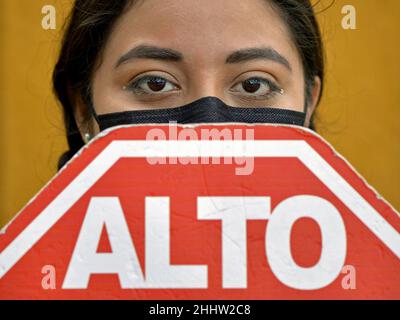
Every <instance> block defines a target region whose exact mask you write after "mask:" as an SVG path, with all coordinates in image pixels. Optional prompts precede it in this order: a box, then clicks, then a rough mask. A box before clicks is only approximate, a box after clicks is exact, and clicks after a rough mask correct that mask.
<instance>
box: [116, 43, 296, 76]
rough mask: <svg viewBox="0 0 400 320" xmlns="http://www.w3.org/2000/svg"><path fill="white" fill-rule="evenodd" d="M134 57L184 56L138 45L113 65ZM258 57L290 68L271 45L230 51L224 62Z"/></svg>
mask: <svg viewBox="0 0 400 320" xmlns="http://www.w3.org/2000/svg"><path fill="white" fill-rule="evenodd" d="M135 59H155V60H164V61H171V62H182V61H183V59H184V56H183V54H182V53H180V52H178V51H175V50H173V49H169V48H161V47H156V46H149V45H140V46H137V47H135V48H133V49H131V50H130V51H128V52H127V53H126V54H124V55H123V56H122V57H121V58H119V60H118V62H117V63H116V65H115V68H118V67H119V66H120V65H122V64H124V63H126V62H128V61H131V60H135ZM259 59H264V60H270V61H274V62H277V63H279V64H281V65H283V66H285V67H286V68H287V69H288V70H290V71H291V70H292V67H291V65H290V63H289V61H288V60H287V59H286V58H285V57H284V56H282V55H281V54H280V53H279V52H278V51H276V50H275V49H273V48H271V47H262V48H246V49H240V50H238V51H235V52H233V53H231V54H230V55H229V56H228V58H227V59H226V61H225V63H226V64H234V63H243V62H247V61H251V60H259Z"/></svg>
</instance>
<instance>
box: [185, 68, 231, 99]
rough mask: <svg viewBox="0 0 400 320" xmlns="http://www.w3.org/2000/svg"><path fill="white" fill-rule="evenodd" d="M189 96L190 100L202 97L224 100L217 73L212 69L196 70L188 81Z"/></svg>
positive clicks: (220, 81)
mask: <svg viewBox="0 0 400 320" xmlns="http://www.w3.org/2000/svg"><path fill="white" fill-rule="evenodd" d="M188 90H189V97H190V99H191V101H195V100H198V99H200V98H204V97H217V98H219V99H221V100H225V98H226V97H225V94H224V89H223V86H222V80H220V79H218V75H217V74H216V72H213V71H208V72H207V71H203V72H198V73H197V75H196V77H193V79H192V80H191V83H190V87H189V88H188Z"/></svg>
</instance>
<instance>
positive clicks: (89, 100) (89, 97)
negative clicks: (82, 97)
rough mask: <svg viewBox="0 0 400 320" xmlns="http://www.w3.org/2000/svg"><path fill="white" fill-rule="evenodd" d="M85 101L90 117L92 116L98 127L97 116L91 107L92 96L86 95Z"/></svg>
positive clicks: (92, 106)
mask: <svg viewBox="0 0 400 320" xmlns="http://www.w3.org/2000/svg"><path fill="white" fill-rule="evenodd" d="M86 101H87V105H88V108H89V112H90V113H91V115H92V116H93V118H94V119H95V120H96V122H97V124H98V125H99V126H100V122H99V116H98V115H97V113H96V110H95V108H94V105H93V100H92V95H91V94H88V95H87V97H86Z"/></svg>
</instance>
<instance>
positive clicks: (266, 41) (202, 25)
mask: <svg viewBox="0 0 400 320" xmlns="http://www.w3.org/2000/svg"><path fill="white" fill-rule="evenodd" d="M140 45H145V46H156V47H161V48H168V49H172V50H174V51H176V52H179V53H180V54H181V55H182V56H183V60H182V61H167V60H159V59H153V58H135V59H129V60H126V61H124V62H123V63H121V64H120V65H119V66H118V67H116V65H117V63H118V61H119V60H120V59H121V57H123V56H124V55H126V54H127V53H128V52H129V51H130V50H132V49H133V48H135V47H137V46H140ZM249 48H264V49H265V48H268V49H270V51H271V50H274V52H276V53H278V54H279V55H280V56H281V57H283V58H284V60H286V61H287V63H288V65H289V67H288V65H285V64H284V63H282V61H275V60H271V59H265V58H257V59H252V60H248V61H242V62H238V63H226V60H227V57H228V56H229V55H231V54H232V53H233V52H235V51H238V50H241V49H249ZM97 65H98V66H97V68H96V70H95V72H94V73H93V78H92V93H93V103H94V106H95V108H96V112H97V114H99V115H100V114H107V113H112V112H120V111H127V110H143V109H151V108H167V107H176V106H181V105H185V104H187V103H190V102H192V101H194V100H197V99H199V98H202V97H206V96H216V97H218V98H220V99H221V100H223V101H224V102H225V103H226V104H228V105H231V106H247V107H251V106H254V107H261V106H272V107H279V108H286V109H292V110H296V111H304V101H305V95H304V91H305V90H304V76H303V66H302V63H301V59H300V56H299V53H298V51H297V49H296V47H295V45H294V43H293V42H292V40H291V38H290V34H289V31H288V29H287V27H286V25H285V24H284V22H283V21H282V20H281V18H280V16H279V14H278V13H277V12H276V10H274V9H273V8H272V7H271V5H270V4H269V3H268V1H266V0H246V1H241V0H218V1H215V0H202V1H198V0H163V1H162V5H160V1H159V0H144V1H139V2H138V3H136V4H135V5H133V6H132V7H130V8H129V9H128V10H127V11H126V12H125V13H124V15H122V16H121V17H120V18H119V19H118V20H117V22H116V24H115V25H114V28H113V31H112V33H111V35H110V37H109V38H108V40H107V43H106V44H105V48H104V50H103V52H102V54H101V57H100V58H99V61H98V63H97ZM144 76H155V77H157V78H161V79H158V80H156V81H158V82H156V83H155V82H154V81H153V82H152V81H150V80H143V81H142V82H140V84H139V87H140V90H139V91H138V89H134V88H133V86H132V83H134V82H135V81H137V80H140V79H141V78H143V77H144ZM254 78H256V79H258V80H256V82H255V83H253V85H252V86H251V87H250V89H251V90H250V91H249V90H248V89H249V86H248V82H247V85H246V83H245V81H246V80H249V79H254ZM260 79H266V80H268V82H263V80H260ZM315 80H316V81H315V86H314V88H313V91H312V103H311V105H310V106H308V108H307V120H306V125H308V124H309V120H310V118H311V115H312V113H313V112H314V109H315V106H316V103H317V99H318V96H319V92H320V80H319V79H318V78H316V79H315ZM271 83H272V84H273V86H271ZM243 84H245V85H244V86H243ZM154 89H155V90H156V91H155V90H154ZM278 89H279V90H283V91H279V92H278V91H277V90H278ZM274 90H275V91H274ZM140 93H141V94H140ZM149 93H153V95H149ZM266 94H267V95H266ZM263 95H266V96H265V97H263ZM75 116H76V119H77V122H78V123H79V124H80V130H81V133H82V135H84V134H85V133H90V134H91V135H92V136H93V135H96V134H97V133H98V132H99V130H98V127H97V124H96V122H95V121H94V119H91V120H90V121H85V119H87V107H86V106H85V105H84V104H83V103H82V102H81V101H80V100H79V99H77V102H76V110H75Z"/></svg>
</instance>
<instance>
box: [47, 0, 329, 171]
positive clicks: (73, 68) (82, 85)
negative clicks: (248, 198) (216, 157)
mask: <svg viewBox="0 0 400 320" xmlns="http://www.w3.org/2000/svg"><path fill="white" fill-rule="evenodd" d="M137 1H138V0H118V1H110V0H76V1H75V3H74V6H73V9H72V12H71V14H70V17H69V19H68V20H67V24H66V25H65V32H64V37H63V41H62V47H61V52H60V55H59V59H58V61H57V64H56V66H55V68H54V72H53V88H54V92H55V95H56V97H57V99H58V100H59V101H60V102H61V105H62V107H63V113H64V123H65V130H66V135H67V141H68V146H69V150H68V151H67V152H65V153H64V154H63V155H62V156H61V158H60V160H59V164H58V167H59V168H61V167H62V166H63V165H64V164H65V163H66V162H67V161H68V160H69V159H70V158H72V156H73V155H74V154H75V153H76V152H77V151H79V149H80V148H81V147H82V146H83V145H84V142H83V140H82V137H81V134H80V132H79V129H78V125H77V123H76V120H75V117H74V103H75V102H74V101H72V98H73V97H75V96H77V97H80V98H81V99H82V101H83V102H84V103H85V104H86V105H89V99H90V87H91V83H90V82H91V79H92V74H93V72H94V70H95V67H96V65H95V64H96V62H97V61H98V58H99V57H101V53H102V50H103V49H104V46H105V43H106V42H107V39H108V37H109V35H110V33H111V31H112V28H113V26H114V24H115V22H116V21H117V19H118V18H119V17H120V16H121V15H122V14H123V13H124V12H125V10H126V9H127V8H129V7H130V6H131V5H133V4H134V3H135V2H137ZM268 1H269V2H270V3H271V4H272V7H273V8H274V9H276V10H277V11H278V13H279V14H280V16H281V18H282V19H283V20H284V21H285V23H286V25H287V26H288V28H289V30H290V33H291V37H292V40H293V42H294V43H295V45H296V47H297V48H298V51H299V54H300V56H301V59H302V63H303V69H304V77H305V97H306V101H305V106H308V105H309V103H310V101H311V90H312V87H313V85H314V78H315V76H318V77H319V78H320V79H321V86H322V85H323V80H324V56H323V47H322V40H321V35H320V30H319V26H318V23H317V21H316V17H315V14H314V9H313V6H312V5H311V3H310V0H268ZM321 89H322V88H321ZM321 92H322V91H321ZM311 127H312V128H313V119H312V121H311Z"/></svg>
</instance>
